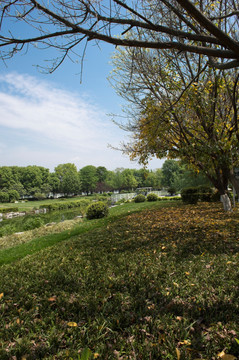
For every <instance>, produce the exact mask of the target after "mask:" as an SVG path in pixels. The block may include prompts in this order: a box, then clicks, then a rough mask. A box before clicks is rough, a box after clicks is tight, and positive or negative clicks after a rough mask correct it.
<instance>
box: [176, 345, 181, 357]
mask: <svg viewBox="0 0 239 360" xmlns="http://www.w3.org/2000/svg"><path fill="white" fill-rule="evenodd" d="M176 354H177V360H180V351H179V350H178V348H176Z"/></svg>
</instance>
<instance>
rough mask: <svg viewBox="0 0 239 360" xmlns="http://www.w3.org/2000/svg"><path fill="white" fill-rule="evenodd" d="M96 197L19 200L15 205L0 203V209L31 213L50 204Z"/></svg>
mask: <svg viewBox="0 0 239 360" xmlns="http://www.w3.org/2000/svg"><path fill="white" fill-rule="evenodd" d="M94 198H96V196H88V197H87V196H76V197H72V198H60V199H44V200H35V201H28V200H19V201H18V202H17V203H0V208H12V207H17V208H18V210H19V211H27V212H29V211H32V210H35V209H39V208H40V206H42V205H48V204H52V203H59V202H68V201H78V200H82V199H94Z"/></svg>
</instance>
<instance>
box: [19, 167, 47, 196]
mask: <svg viewBox="0 0 239 360" xmlns="http://www.w3.org/2000/svg"><path fill="white" fill-rule="evenodd" d="M20 181H21V183H22V184H23V185H24V188H25V189H26V192H27V194H28V195H33V194H34V193H35V192H40V188H41V185H42V184H43V181H42V171H41V169H40V168H39V167H38V166H36V165H29V166H26V167H23V168H22V169H21V172H20Z"/></svg>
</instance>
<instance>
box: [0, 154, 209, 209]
mask: <svg viewBox="0 0 239 360" xmlns="http://www.w3.org/2000/svg"><path fill="white" fill-rule="evenodd" d="M205 183H207V180H206V179H205V177H204V176H203V175H202V174H200V173H199V174H196V173H195V172H193V171H192V170H190V169H189V168H188V167H187V165H185V164H183V163H182V162H180V161H176V160H166V161H165V162H164V164H163V166H162V168H161V169H156V170H148V169H145V168H142V169H124V168H117V169H116V170H114V171H110V170H107V169H106V168H105V167H104V166H98V167H95V166H93V165H87V166H85V167H83V168H81V169H80V170H77V168H76V166H75V165H74V164H71V163H67V164H60V165H58V166H56V167H55V169H54V172H50V170H49V169H47V168H44V167H42V166H36V165H30V166H26V167H19V166H2V167H0V202H13V201H16V200H19V199H20V198H24V197H25V196H28V197H31V198H34V199H38V200H40V199H44V198H47V197H49V196H54V195H55V194H62V196H66V197H68V196H73V195H80V194H83V193H84V194H87V195H89V194H92V193H104V192H112V191H119V192H122V191H126V192H129V191H134V190H135V189H136V188H137V187H152V188H153V189H155V190H160V189H162V188H165V189H168V190H169V191H171V192H177V191H179V190H180V189H182V188H184V187H186V186H196V185H200V184H205Z"/></svg>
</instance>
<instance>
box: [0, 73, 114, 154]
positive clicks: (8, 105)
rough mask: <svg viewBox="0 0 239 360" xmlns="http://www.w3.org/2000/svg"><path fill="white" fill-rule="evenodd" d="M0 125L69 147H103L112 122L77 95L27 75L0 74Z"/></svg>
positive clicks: (107, 139) (108, 135)
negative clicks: (2, 87) (3, 86)
mask: <svg viewBox="0 0 239 360" xmlns="http://www.w3.org/2000/svg"><path fill="white" fill-rule="evenodd" d="M0 80H1V82H5V84H7V85H8V92H3V91H1V92H0V108H1V118H0V125H3V126H7V127H10V128H13V129H24V130H28V131H31V132H34V133H35V134H37V135H38V137H44V138H47V139H49V140H50V141H54V142H55V143H58V144H60V143H61V145H64V146H70V147H71V148H73V149H89V148H92V150H93V149H94V148H98V149H102V148H103V147H105V146H107V141H109V140H110V136H111V132H112V124H111V123H110V120H109V119H108V118H107V116H106V115H105V113H104V112H103V111H102V110H101V109H99V108H97V106H95V105H94V104H92V103H90V102H89V101H86V100H84V98H81V97H80V96H79V95H76V94H72V93H70V92H67V91H65V90H61V89H57V88H56V87H54V86H53V85H52V84H50V83H47V82H42V81H38V80H37V79H35V78H33V77H29V76H27V75H26V76H23V75H19V74H7V75H6V76H1V77H0Z"/></svg>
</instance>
